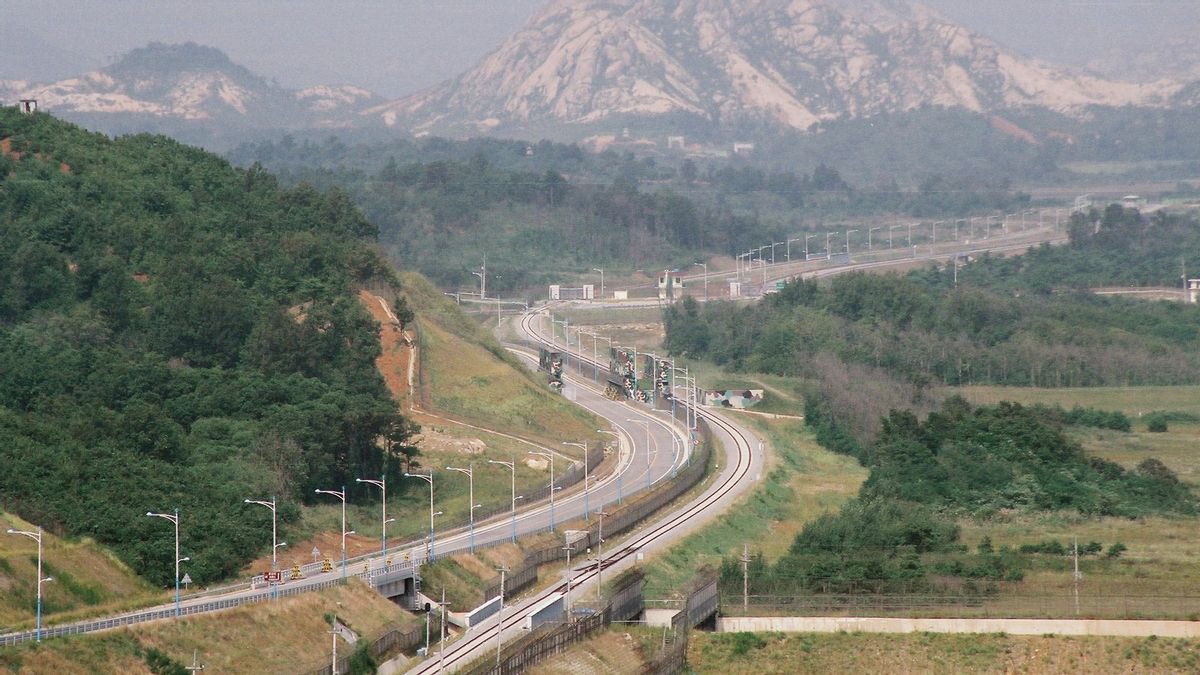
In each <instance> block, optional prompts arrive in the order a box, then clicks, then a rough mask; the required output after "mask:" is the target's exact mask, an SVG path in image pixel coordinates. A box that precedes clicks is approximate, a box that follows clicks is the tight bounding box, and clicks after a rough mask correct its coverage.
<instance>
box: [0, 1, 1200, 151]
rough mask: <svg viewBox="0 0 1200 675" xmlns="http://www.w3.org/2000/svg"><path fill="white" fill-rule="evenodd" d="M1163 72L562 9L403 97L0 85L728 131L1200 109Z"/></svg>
mask: <svg viewBox="0 0 1200 675" xmlns="http://www.w3.org/2000/svg"><path fill="white" fill-rule="evenodd" d="M1161 62H1163V60H1162V59H1161V58H1158V59H1154V60H1151V59H1149V58H1147V59H1146V60H1145V62H1144V63H1139V64H1138V67H1137V68H1130V69H1129V72H1131V74H1136V75H1139V76H1142V77H1141V80H1140V81H1138V82H1131V81H1120V80H1115V79H1107V78H1104V77H1100V76H1096V75H1089V74H1085V73H1083V72H1081V71H1077V70H1073V69H1070V68H1067V67H1062V66H1056V65H1053V64H1050V63H1046V62H1044V61H1041V60H1037V59H1030V58H1025V57H1022V56H1020V55H1017V54H1015V53H1013V52H1010V51H1007V50H1005V49H1004V48H1003V47H1001V46H999V45H997V44H996V43H995V42H993V41H992V40H990V39H988V38H986V37H983V36H980V35H978V34H975V33H972V32H971V31H969V30H967V29H966V28H963V27H962V26H960V25H957V24H955V23H953V22H951V21H949V20H948V19H945V18H944V17H942V16H940V15H939V14H937V13H936V12H934V11H933V10H931V9H929V8H927V7H925V6H923V5H921V4H919V3H915V2H908V1H906V0H552V1H551V2H549V3H548V4H547V6H546V7H545V8H543V10H542V11H540V12H539V13H538V14H537V15H536V16H534V17H533V18H532V19H531V20H530V22H529V23H528V24H527V25H526V26H525V27H524V28H523V29H521V30H520V31H518V32H517V33H516V34H515V35H513V36H512V37H511V38H510V39H509V40H508V41H507V42H505V43H504V44H503V45H502V46H500V47H499V48H498V49H497V50H495V51H494V52H492V53H491V54H490V55H489V56H487V57H486V58H485V59H484V60H483V61H481V62H480V63H479V64H478V65H476V66H475V67H473V68H471V69H470V70H468V71H467V72H465V73H463V74H461V75H459V76H458V77H456V78H454V79H452V80H449V81H447V82H444V83H442V84H440V85H437V86H435V87H432V88H430V89H427V90H425V91H422V92H419V93H416V94H413V95H411V96H408V97H405V98H402V99H400V100H396V101H387V100H385V99H383V98H382V97H380V96H378V95H376V94H374V93H372V92H370V91H367V90H365V89H361V88H358V87H350V86H319V87H311V88H308V89H303V90H293V89H286V88H283V87H280V86H278V85H277V84H275V83H273V82H271V81H268V80H266V79H265V78H263V77H261V76H258V75H255V74H254V73H251V72H250V71H248V70H247V69H245V68H243V67H242V66H239V65H237V64H235V63H233V62H231V61H230V60H229V58H228V57H227V56H225V54H223V53H222V52H220V51H218V50H216V49H213V48H210V47H203V46H199V45H195V44H190V43H189V44H185V45H164V44H151V45H150V46H148V47H144V48H141V49H137V50H134V51H133V52H130V53H129V54H127V55H125V56H124V57H123V58H121V59H120V60H118V61H117V62H115V63H113V64H112V65H110V66H107V67H105V68H101V69H99V70H96V71H93V72H89V73H87V74H84V75H81V76H78V77H74V78H70V79H65V80H61V81H58V82H52V83H48V84H38V83H32V82H26V81H0V101H11V100H13V99H15V98H17V97H34V98H38V99H39V100H40V103H41V105H42V106H43V107H44V108H45V109H48V110H50V111H52V112H55V113H56V114H59V115H62V116H64V117H67V118H68V119H73V120H75V121H80V122H82V123H84V124H87V125H89V126H92V127H93V128H99V129H102V130H105V131H132V130H138V129H139V128H141V127H149V128H150V130H163V129H162V127H163V126H164V125H165V126H166V127H167V128H168V129H187V128H189V126H199V127H201V128H204V129H207V130H208V131H209V132H210V133H216V130H219V131H221V132H223V133H226V134H229V133H232V132H231V130H242V131H243V132H244V131H254V130H263V129H351V128H372V127H378V128H391V129H395V130H399V131H404V132H411V133H414V134H425V133H434V134H442V135H450V136H470V135H479V134H486V133H495V134H503V135H524V136H530V137H533V136H555V137H558V138H571V137H574V138H576V139H579V138H583V137H585V136H587V135H588V134H594V133H597V131H596V130H597V129H607V130H608V131H607V133H613V132H614V130H619V129H621V128H622V127H624V128H632V129H633V130H634V133H649V132H646V131H644V130H646V129H653V130H655V132H658V131H662V130H668V131H669V130H670V129H672V128H674V129H678V130H686V129H689V128H701V129H705V130H707V131H708V132H711V133H713V134H717V135H721V136H733V135H737V134H738V133H739V132H740V131H741V130H745V129H750V130H762V129H774V130H780V129H782V130H787V129H796V130H806V129H810V128H813V127H819V126H820V125H821V124H822V123H825V122H829V121H833V120H841V119H855V118H866V117H871V116H873V115H879V114H886V113H901V112H907V111H913V110H919V109H921V108H925V107H945V108H952V109H953V108H957V109H964V110H969V111H975V112H980V113H987V114H993V113H1003V112H1004V111H1012V110H1020V109H1025V110H1038V109H1045V110H1050V111H1054V112H1056V113H1061V114H1067V115H1077V116H1080V115H1085V114H1087V111H1088V110H1089V109H1092V108H1094V107H1114V108H1115V107H1122V106H1133V107H1148V108H1172V107H1194V106H1196V105H1198V104H1200V83H1197V82H1196V81H1195V79H1194V78H1193V77H1192V75H1193V74H1194V73H1193V71H1191V70H1188V69H1184V70H1178V69H1177V70H1175V71H1174V73H1173V74H1174V75H1175V76H1176V77H1175V78H1174V79H1171V78H1166V77H1161V78H1156V79H1151V78H1149V77H1146V75H1147V74H1148V72H1149V70H1150V69H1151V68H1152V67H1153V64H1154V63H1161ZM1195 75H1196V76H1197V77H1200V73H1195ZM156 125H157V127H156Z"/></svg>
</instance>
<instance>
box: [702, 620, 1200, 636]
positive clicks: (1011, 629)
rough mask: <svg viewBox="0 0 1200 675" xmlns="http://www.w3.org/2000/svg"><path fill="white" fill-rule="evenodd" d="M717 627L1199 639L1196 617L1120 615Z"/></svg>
mask: <svg viewBox="0 0 1200 675" xmlns="http://www.w3.org/2000/svg"><path fill="white" fill-rule="evenodd" d="M717 631H718V632H722V633H736V632H752V633H765V632H781V633H837V632H848V633H851V632H863V633H1007V634H1009V635H1107V636H1125V637H1147V636H1150V635H1157V636H1159V637H1181V638H1197V637H1200V621H1132V620H1120V619H912V618H869V617H843V616H837V617H826V616H812V617H803V616H770V617H767V616H763V617H722V618H719V619H717Z"/></svg>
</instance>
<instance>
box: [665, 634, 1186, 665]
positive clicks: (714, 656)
mask: <svg viewBox="0 0 1200 675" xmlns="http://www.w3.org/2000/svg"><path fill="white" fill-rule="evenodd" d="M1198 652H1200V641H1198V640H1183V639H1171V638H1153V637H1149V638H1117V637H1054V636H1042V637H1024V636H1021V637H1018V636H1010V635H1003V634H989V635H940V634H931V633H911V634H900V635H891V634H872V633H832V634H810V633H799V634H788V635H783V634H778V633H766V634H764V633H699V632H693V633H692V634H691V641H690V643H689V645H688V662H689V664H690V665H691V667H692V668H693V669H694V670H695V672H697V673H731V674H735V673H748V674H749V673H752V674H754V675H765V674H766V673H789V674H790V673H821V674H824V673H852V672H860V673H883V672H886V673H897V674H899V673H947V674H957V673H1182V672H1196V670H1197V668H1198V667H1200V664H1198V659H1197V653H1198Z"/></svg>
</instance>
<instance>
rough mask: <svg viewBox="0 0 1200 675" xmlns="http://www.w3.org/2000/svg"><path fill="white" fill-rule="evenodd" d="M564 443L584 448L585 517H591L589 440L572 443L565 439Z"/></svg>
mask: <svg viewBox="0 0 1200 675" xmlns="http://www.w3.org/2000/svg"><path fill="white" fill-rule="evenodd" d="M562 444H563V445H573V446H575V447H577V448H583V517H584V518H589V517H590V516H591V513H592V509H591V507H590V506H589V505H588V468H589V466H588V442H587V439H584V441H583V442H582V443H572V442H571V441H563V442H562Z"/></svg>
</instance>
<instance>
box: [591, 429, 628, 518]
mask: <svg viewBox="0 0 1200 675" xmlns="http://www.w3.org/2000/svg"><path fill="white" fill-rule="evenodd" d="M596 433H598V434H612V435H613V436H616V437H617V468H616V474H617V504H620V503H621V501H622V497H621V435H620V434H618V433H617V432H615V431H610V430H608V429H597V430H596Z"/></svg>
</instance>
